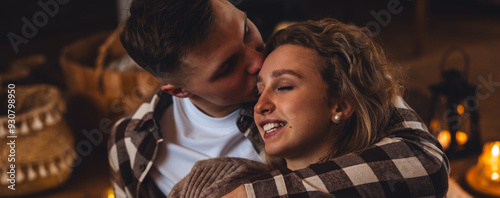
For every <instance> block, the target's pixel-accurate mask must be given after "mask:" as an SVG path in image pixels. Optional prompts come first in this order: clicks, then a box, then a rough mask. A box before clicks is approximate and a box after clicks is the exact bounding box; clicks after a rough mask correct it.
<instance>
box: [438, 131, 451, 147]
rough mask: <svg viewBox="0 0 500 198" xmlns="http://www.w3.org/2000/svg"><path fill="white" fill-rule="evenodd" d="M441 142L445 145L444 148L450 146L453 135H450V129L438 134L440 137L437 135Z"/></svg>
mask: <svg viewBox="0 0 500 198" xmlns="http://www.w3.org/2000/svg"><path fill="white" fill-rule="evenodd" d="M437 139H438V141H439V143H440V144H441V146H442V147H443V149H445V150H446V149H448V147H450V142H451V135H450V131H448V130H443V131H441V132H440V133H439V134H438V137H437Z"/></svg>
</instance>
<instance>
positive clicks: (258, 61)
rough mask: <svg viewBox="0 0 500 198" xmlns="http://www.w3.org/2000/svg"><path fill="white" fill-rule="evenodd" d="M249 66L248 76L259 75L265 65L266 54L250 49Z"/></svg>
mask: <svg viewBox="0 0 500 198" xmlns="http://www.w3.org/2000/svg"><path fill="white" fill-rule="evenodd" d="M247 54H248V61H249V65H248V66H247V73H248V74H252V75H253V74H257V73H259V71H260V68H262V63H264V54H263V53H262V51H261V50H260V49H249V50H248V52H247Z"/></svg>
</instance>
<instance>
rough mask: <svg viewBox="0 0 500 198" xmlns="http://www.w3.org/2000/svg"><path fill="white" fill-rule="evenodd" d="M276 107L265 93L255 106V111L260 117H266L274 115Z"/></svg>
mask: <svg viewBox="0 0 500 198" xmlns="http://www.w3.org/2000/svg"><path fill="white" fill-rule="evenodd" d="M275 108H276V106H275V105H274V103H273V102H272V101H271V100H270V99H269V97H268V96H267V94H265V93H263V94H262V95H260V97H259V101H257V104H255V106H254V108H253V110H254V111H255V113H258V114H260V115H265V114H269V113H272V112H273V111H274V109H275Z"/></svg>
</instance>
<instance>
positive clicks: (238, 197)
mask: <svg viewBox="0 0 500 198" xmlns="http://www.w3.org/2000/svg"><path fill="white" fill-rule="evenodd" d="M246 197H247V191H245V186H243V185H240V186H238V188H236V189H234V190H233V191H232V192H230V193H228V194H226V195H224V196H223V197H222V198H246Z"/></svg>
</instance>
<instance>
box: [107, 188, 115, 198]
mask: <svg viewBox="0 0 500 198" xmlns="http://www.w3.org/2000/svg"><path fill="white" fill-rule="evenodd" d="M108 198H115V193H114V192H113V189H111V188H110V189H108Z"/></svg>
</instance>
